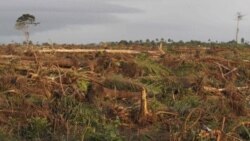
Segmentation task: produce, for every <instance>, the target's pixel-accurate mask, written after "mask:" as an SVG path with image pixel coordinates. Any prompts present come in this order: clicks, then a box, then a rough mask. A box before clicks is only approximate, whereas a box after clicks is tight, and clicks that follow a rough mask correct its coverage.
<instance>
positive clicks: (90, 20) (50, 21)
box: [0, 0, 142, 36]
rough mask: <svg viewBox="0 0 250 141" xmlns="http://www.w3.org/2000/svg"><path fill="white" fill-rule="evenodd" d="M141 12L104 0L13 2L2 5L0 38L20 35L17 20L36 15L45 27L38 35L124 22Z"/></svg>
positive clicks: (37, 29)
mask: <svg viewBox="0 0 250 141" xmlns="http://www.w3.org/2000/svg"><path fill="white" fill-rule="evenodd" d="M139 12H142V11H141V10H139V9H136V8H132V7H128V6H122V5H118V4H112V3H110V2H108V1H103V0H84V1H81V0H60V1H59V0H43V1H34V0H22V2H17V1H16V0H9V1H5V2H2V4H1V5H0V21H1V26H0V31H1V32H0V35H1V36H12V35H17V31H16V30H15V29H14V24H15V21H16V19H17V18H18V17H19V16H21V15H22V14H24V13H30V14H33V15H34V16H35V17H36V19H37V20H38V21H39V22H41V24H40V25H39V26H38V27H36V28H34V29H33V30H34V31H35V32H40V31H49V30H52V29H59V28H63V27H66V26H69V25H95V24H110V23H116V22H122V19H121V18H119V17H118V16H117V15H118V14H124V13H127V14H128V13H130V14H131V13H139Z"/></svg>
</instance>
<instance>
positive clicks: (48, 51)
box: [38, 49, 159, 54]
mask: <svg viewBox="0 0 250 141" xmlns="http://www.w3.org/2000/svg"><path fill="white" fill-rule="evenodd" d="M38 52H40V53H51V52H55V53H90V52H107V53H122V54H140V53H142V51H137V50H114V49H41V50H39V51H38ZM146 52H147V53H150V54H159V51H146Z"/></svg>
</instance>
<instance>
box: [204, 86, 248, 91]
mask: <svg viewBox="0 0 250 141" xmlns="http://www.w3.org/2000/svg"><path fill="white" fill-rule="evenodd" d="M248 88H249V87H248V86H245V87H236V89H237V90H238V91H243V90H246V89H248ZM203 89H204V90H205V91H209V92H225V91H226V90H227V89H226V88H219V89H218V88H214V87H209V86H204V87H203Z"/></svg>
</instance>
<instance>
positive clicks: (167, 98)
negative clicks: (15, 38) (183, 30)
mask: <svg viewBox="0 0 250 141" xmlns="http://www.w3.org/2000/svg"><path fill="white" fill-rule="evenodd" d="M93 48H94V49H93ZM249 86H250V47H245V46H236V45H235V46H230V47H228V46H226V45H223V44H216V45H215V46H209V47H207V46H200V45H192V46H190V45H185V44H182V45H173V44H171V45H169V44H164V45H163V48H160V49H158V47H148V46H143V45H141V46H137V45H131V46H124V45H123V46H119V45H117V46H115V47H114V46H112V47H109V46H107V45H105V47H103V46H102V45H97V46H96V47H88V46H79V45H53V46H49V45H47V46H36V45H31V46H29V47H26V46H20V45H16V44H9V45H2V46H1V47H0V140H1V141H9V140H11V141H12V140H13V141H15V140H18V141H19V140H24V141H26V140H37V141H40V140H45V141H47V140H48V141H78V140H79V141H120V140H125V141H137V140H138V141H210V140H216V141H238V140H243V141H249V140H250V88H249Z"/></svg>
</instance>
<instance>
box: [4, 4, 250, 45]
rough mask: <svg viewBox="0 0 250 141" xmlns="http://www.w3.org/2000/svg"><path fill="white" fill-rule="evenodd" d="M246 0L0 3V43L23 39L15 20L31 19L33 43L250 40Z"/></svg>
mask: <svg viewBox="0 0 250 141" xmlns="http://www.w3.org/2000/svg"><path fill="white" fill-rule="evenodd" d="M249 5H250V0H0V43H9V42H11V41H16V42H21V41H23V40H24V37H23V36H22V33H21V32H20V31H17V30H15V28H14V25H15V21H16V19H17V18H18V17H19V16H21V15H22V14H24V13H29V14H32V15H34V16H35V17H36V20H37V21H39V22H40V23H41V24H40V25H38V26H37V27H33V28H31V31H30V32H31V40H32V41H33V42H39V43H42V42H57V43H91V42H96V43H98V42H100V41H119V40H123V39H125V40H140V39H142V40H145V39H147V38H149V39H155V38H165V39H168V38H171V39H174V40H175V41H178V40H184V41H186V40H202V41H207V40H208V39H211V40H213V41H215V40H218V41H229V40H232V39H234V38H235V32H236V13H237V12H241V13H243V14H244V15H246V16H245V17H244V19H243V20H242V21H241V22H240V37H244V38H245V40H247V41H250V20H249V19H250V8H249Z"/></svg>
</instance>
